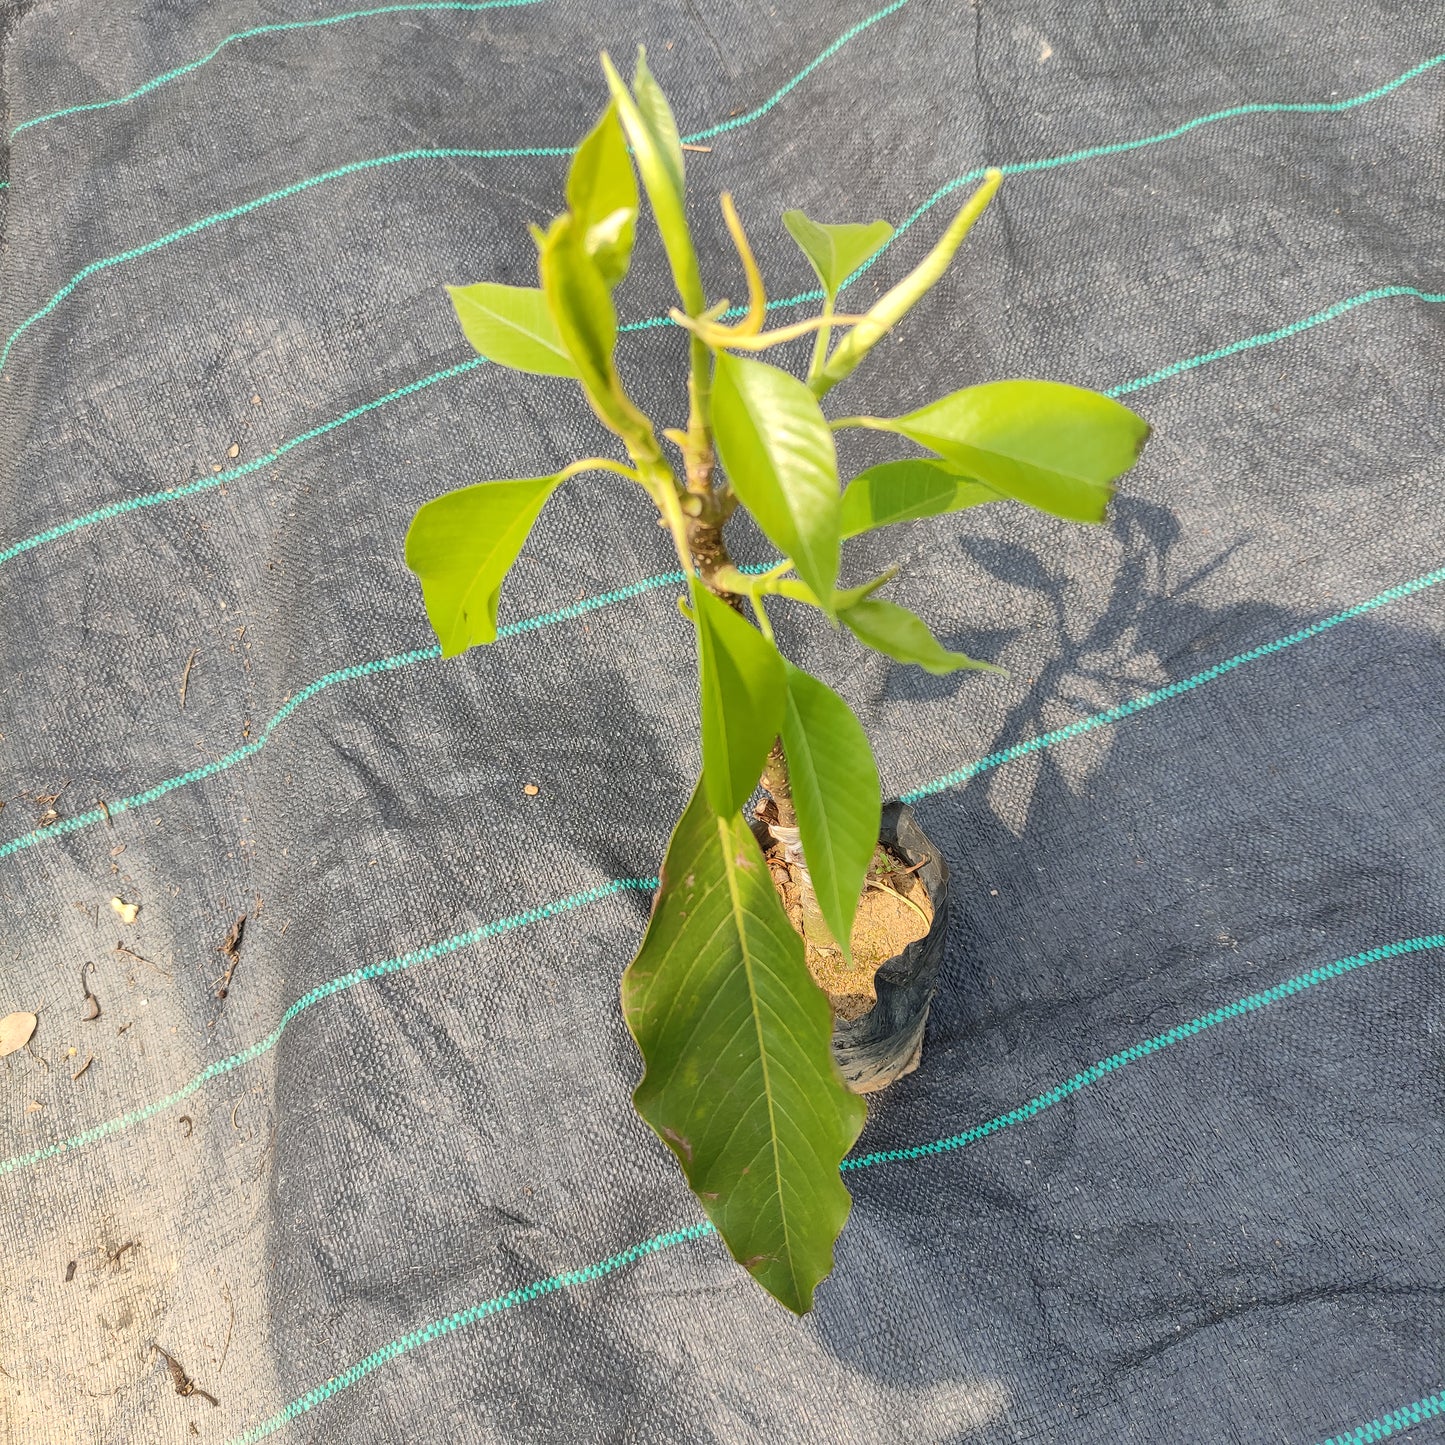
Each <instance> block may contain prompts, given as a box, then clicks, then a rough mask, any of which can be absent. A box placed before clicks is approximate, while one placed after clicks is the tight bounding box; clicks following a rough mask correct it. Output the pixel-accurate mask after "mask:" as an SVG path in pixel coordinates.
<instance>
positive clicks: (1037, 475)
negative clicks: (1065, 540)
mask: <svg viewBox="0 0 1445 1445" xmlns="http://www.w3.org/2000/svg"><path fill="white" fill-rule="evenodd" d="M889 425H890V426H891V428H892V429H893V430H895V431H899V432H901V433H902V434H903V435H904V436H906V437H909V438H911V439H912V440H913V441H916V442H918V443H919V445H920V446H925V447H928V448H930V449H931V450H933V451H935V452H937V453H938V454H939V455H940V456H941V457H943V458H944V459H945V460H946V461H949V462H951V463H953V465H954V466H956V467H959V468H960V469H962V470H963V471H965V472H967V473H968V474H969V475H970V476H972V477H976V478H977V479H978V480H979V481H981V482H983V483H984V484H985V485H987V486H990V487H993V488H994V489H995V490H996V491H999V492H1002V493H1003V494H1004V495H1005V496H1007V497H1013V498H1015V499H1016V500H1017V501H1020V502H1027V503H1028V505H1029V506H1031V507H1038V508H1039V509H1040V510H1041V511H1044V512H1051V513H1053V515H1054V516H1056V517H1063V518H1065V519H1066V520H1068V521H1071V522H1102V521H1103V520H1104V509H1105V508H1106V507H1107V506H1108V503H1109V498H1110V497H1111V496H1113V494H1114V485H1113V484H1114V479H1115V478H1116V477H1118V476H1119V475H1120V474H1121V473H1123V472H1126V471H1128V470H1129V468H1130V467H1132V466H1133V465H1134V463H1135V462H1136V461H1137V460H1138V457H1139V449H1140V448H1141V447H1142V446H1143V445H1144V442H1145V439H1146V438H1147V437H1148V435H1149V426H1148V423H1146V422H1145V421H1144V419H1143V418H1142V417H1140V416H1136V415H1135V414H1134V413H1133V412H1132V411H1130V410H1129V408H1128V407H1127V406H1123V405H1121V404H1120V403H1119V402H1117V401H1114V400H1113V399H1112V398H1111V397H1107V396H1101V395H1100V394H1099V393H1098V392H1097V391H1086V390H1085V389H1084V388H1083V387H1080V386H1065V385H1064V384H1063V383H1062V382H1057V381H989V382H985V383H984V384H983V385H981V386H966V387H964V389H963V390H962V391H955V392H953V393H952V394H951V395H949V396H945V397H940V398H939V400H938V401H935V402H934V403H933V404H932V405H931V406H925V407H924V408H923V409H922V410H921V411H915V412H910V413H909V414H908V415H907V416H901V417H898V418H897V419H896V420H895V421H893V422H891V423H890V424H889Z"/></svg>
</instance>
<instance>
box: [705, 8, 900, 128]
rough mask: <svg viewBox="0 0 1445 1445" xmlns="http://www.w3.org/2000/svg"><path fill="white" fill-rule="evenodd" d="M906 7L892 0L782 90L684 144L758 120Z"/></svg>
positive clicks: (804, 69) (842, 37)
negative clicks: (847, 47)
mask: <svg viewBox="0 0 1445 1445" xmlns="http://www.w3.org/2000/svg"><path fill="white" fill-rule="evenodd" d="M906 4H908V0H894V3H893V4H892V5H886V6H884V8H883V9H882V10H875V11H874V12H873V14H872V15H870V16H868V18H867V19H866V20H860V21H859V22H858V23H857V24H856V25H854V26H853V27H852V28H851V29H848V30H845V31H844V32H843V33H842V34H841V35H840V36H839V37H838V38H837V39H836V40H835V41H834V42H833V43H832V44H831V45H830V46H829V47H828V48H827V49H826V50H825V51H824V52H823V53H822V54H821V55H820V56H818V58H817V59H816V60H813V61H810V62H809V63H808V64H807V65H805V66H804V67H803V68H802V69H801V70H800V71H799V72H798V73H797V74H796V75H795V76H794V77H793V78H792V79H791V80H790V81H788V83H787V84H786V85H784V86H783V88H782V89H781V90H778V91H776V92H775V93H774V94H773V96H772V97H771V98H770V99H768V100H765V101H764V102H763V103H762V104H761V105H760V106H759V107H758V108H757V109H756V110H750V111H748V113H747V114H746V115H738V116H734V117H733V118H732V119H731V120H725V121H723V122H721V124H719V125H714V126H709V127H708V129H707V130H700V131H694V132H693V134H692V135H685V136H683V137H682V142H683V144H684V145H696V144H697V142H698V141H704V140H711V139H712V137H713V136H715V135H722V134H723V132H724V131H729V130H737V129H738V128H739V127H740V126H745V125H751V124H752V123H753V122H754V121H755V120H759V119H761V118H762V117H763V116H765V115H766V114H767V113H768V112H769V111H770V110H771V109H772V108H773V107H774V106H775V105H776V104H777V103H778V102H779V101H780V100H782V98H783V97H784V96H785V95H787V93H788V92H789V91H790V90H792V89H793V88H794V87H795V86H798V85H801V84H802V83H803V82H804V81H805V80H806V79H807V78H808V77H809V76H810V75H811V74H812V73H813V72H814V71H815V70H816V69H817V68H818V67H819V66H820V65H822V64H823V62H824V61H825V60H831V59H832V58H833V57H834V56H835V55H836V54H837V53H838V52H839V51H840V50H841V49H842V48H843V47H844V46H845V45H846V44H847V43H848V42H849V41H850V40H854V39H856V38H857V37H858V36H860V35H861V34H862V33H863V32H864V31H865V30H867V29H868V27H869V26H870V25H876V24H877V23H878V22H879V21H880V20H886V19H887V18H888V17H889V16H890V15H892V14H894V13H895V12H896V11H899V10H901V9H903V7H904V6H905V5H906Z"/></svg>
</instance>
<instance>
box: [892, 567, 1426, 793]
mask: <svg viewBox="0 0 1445 1445" xmlns="http://www.w3.org/2000/svg"><path fill="white" fill-rule="evenodd" d="M1442 582H1445V567H1441V568H1438V569H1437V570H1436V571H1434V572H1427V573H1426V574H1425V576H1423V577H1416V578H1414V579H1413V580H1412V581H1410V582H1401V583H1400V584H1399V585H1398V586H1396V587H1389V588H1386V589H1385V591H1383V592H1380V593H1377V594H1376V595H1375V596H1374V597H1370V598H1368V599H1367V600H1366V601H1364V602H1357V603H1356V604H1355V605H1354V606H1353V607H1347V608H1345V610H1344V611H1343V612H1336V613H1334V614H1332V615H1331V616H1329V617H1322V618H1321V619H1320V620H1319V621H1318V622H1312V623H1310V625H1309V626H1308V627H1301V628H1300V630H1299V631H1298V632H1291V633H1290V634H1289V636H1288V637H1277V638H1276V639H1275V640H1274V641H1273V642H1266V643H1264V644H1262V645H1261V646H1259V647H1252V648H1250V649H1249V651H1248V652H1240V653H1236V654H1235V655H1234V656H1233V657H1230V658H1226V659H1225V660H1224V661H1223V662H1217V663H1215V665H1214V666H1213V667H1207V668H1205V669H1204V671H1203V672H1196V673H1195V674H1194V676H1193V677H1186V678H1182V679H1181V680H1180V681H1178V682H1171V683H1170V684H1169V685H1168V686H1167V687H1160V688H1156V689H1155V690H1154V691H1153V692H1146V693H1145V694H1144V695H1143V696H1142V697H1136V698H1132V699H1131V700H1130V701H1128V702H1122V703H1120V704H1119V705H1118V706H1117V707H1111V708H1106V709H1105V710H1104V711H1103V712H1097V713H1094V714H1092V715H1091V716H1089V717H1085V718H1080V719H1079V720H1078V722H1072V723H1069V724H1068V726H1067V727H1061V728H1055V729H1054V731H1053V732H1049V733H1043V734H1041V735H1040V736H1039V737H1036V738H1030V739H1029V740H1028V741H1027V742H1022V743H1015V744H1014V745H1013V746H1012V747H1008V748H1001V749H1000V750H999V751H998V752H996V753H990V754H989V755H988V756H987V757H986V758H980V759H979V760H978V761H977V762H976V763H970V764H969V765H968V766H967V767H964V768H958V769H956V770H955V771H954V772H951V773H945V774H944V775H943V777H941V778H935V779H934V780H933V781H932V782H931V783H922V784H920V785H919V786H918V787H916V788H913V789H912V790H911V791H909V792H907V793H904V794H903V795H902V798H901V801H902V802H905V803H916V802H918V801H919V800H920V799H922V798H927V797H931V796H932V795H933V794H934V793H941V792H943V791H945V790H946V789H948V788H956V787H958V786H959V784H960V783H966V782H967V781H968V780H969V779H970V778H976V777H977V776H978V775H979V774H980V773H986V772H988V771H989V770H990V769H991V768H996V767H998V766H1000V765H1001V764H1003V763H1011V762H1013V761H1014V760H1015V759H1016V758H1022V757H1025V756H1027V755H1028V754H1029V753H1037V752H1042V751H1043V749H1045V748H1051V747H1054V746H1056V745H1057V744H1058V743H1063V742H1068V741H1069V739H1070V738H1077V737H1082V736H1083V734H1084V733H1090V732H1094V731H1095V730H1096V729H1098V728H1102V727H1107V726H1109V724H1111V723H1116V722H1122V721H1123V720H1124V719H1125V718H1127V717H1133V715H1134V714H1135V713H1137V712H1143V711H1144V709H1145V708H1150V707H1157V706H1158V705H1159V704H1160V703H1161V702H1168V701H1169V699H1170V698H1173V697H1180V696H1182V695H1183V694H1184V693H1186V692H1192V691H1193V690H1194V689H1195V688H1196V687H1203V686H1204V684H1205V683H1207V682H1213V681H1214V680H1215V679H1216V678H1219V677H1223V676H1224V675H1225V674H1226V673H1230V672H1233V671H1234V670H1235V668H1237V667H1243V666H1244V665H1245V664H1246V663H1249V662H1257V661H1259V659H1260V658H1262V657H1269V656H1271V655H1273V654H1274V653H1276V652H1283V651H1284V649H1285V648H1287V647H1294V646H1297V645H1298V644H1299V643H1301V642H1307V641H1309V639H1310V638H1311V637H1318V636H1319V635H1320V633H1322V632H1328V631H1329V630H1330V628H1332V627H1338V626H1340V624H1341V623H1344V622H1349V621H1351V620H1352V619H1354V618H1356V617H1363V616H1364V615H1365V614H1366V613H1367V612H1374V611H1375V610H1376V609H1377V608H1380V607H1388V606H1389V605H1390V603H1392V602H1400V601H1402V600H1403V599H1404V598H1406V597H1413V596H1414V595H1415V594H1416V593H1417V592H1423V591H1425V589H1426V588H1427V587H1438V586H1439V585H1440V583H1442Z"/></svg>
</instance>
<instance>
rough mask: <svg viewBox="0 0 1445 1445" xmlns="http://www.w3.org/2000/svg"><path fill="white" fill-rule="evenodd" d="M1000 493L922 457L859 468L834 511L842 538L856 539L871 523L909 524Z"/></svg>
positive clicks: (997, 498)
mask: <svg viewBox="0 0 1445 1445" xmlns="http://www.w3.org/2000/svg"><path fill="white" fill-rule="evenodd" d="M1001 495H1002V493H1000V492H996V491H994V489H993V488H992V487H986V486H985V485H984V484H983V483H982V482H979V481H975V480H974V479H973V478H972V477H966V476H963V475H961V474H960V473H959V472H958V471H957V470H956V469H955V468H954V467H951V466H949V465H948V463H947V462H936V461H931V460H929V459H927V458H925V457H911V458H909V459H908V460H907V461H902V462H883V463H882V464H880V465H879V466H876V467H869V468H868V470H867V471H866V472H859V474H858V475H857V476H856V477H854V478H853V480H852V481H851V482H849V483H848V485H847V487H846V488H845V489H844V491H843V503H842V508H841V511H840V516H841V519H842V524H843V536H844V537H845V538H847V537H857V536H860V535H861V534H862V533H864V532H870V531H872V530H873V528H874V527H887V526H889V525H890V524H891V523H893V522H911V521H913V520H914V518H916V517H936V516H938V515H939V514H940V513H943V512H961V511H962V510H963V509H964V508H965V507H976V506H979V505H980V504H981V503H983V502H996V501H998V500H999V498H1000V496H1001Z"/></svg>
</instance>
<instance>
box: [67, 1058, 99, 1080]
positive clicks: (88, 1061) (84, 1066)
mask: <svg viewBox="0 0 1445 1445" xmlns="http://www.w3.org/2000/svg"><path fill="white" fill-rule="evenodd" d="M94 1062H95V1055H94V1054H87V1055H86V1056H85V1062H84V1063H83V1064H82V1065H81V1066H80V1067H79V1068H78V1069H77V1070H76V1071H75V1072H74V1073H73V1074H72V1075H71V1076H70V1082H71V1083H72V1084H73V1083H74V1082H75V1081H76V1080H77V1079H78V1078H79V1077H80V1076H81V1075H82V1074H83V1073H84V1072H85V1071H86V1070H87V1069H88V1068H89V1067H90V1066H91V1065H92V1064H93V1063H94Z"/></svg>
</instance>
